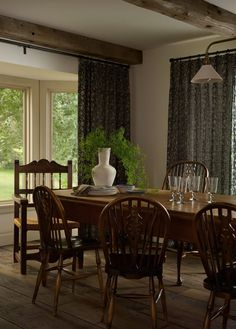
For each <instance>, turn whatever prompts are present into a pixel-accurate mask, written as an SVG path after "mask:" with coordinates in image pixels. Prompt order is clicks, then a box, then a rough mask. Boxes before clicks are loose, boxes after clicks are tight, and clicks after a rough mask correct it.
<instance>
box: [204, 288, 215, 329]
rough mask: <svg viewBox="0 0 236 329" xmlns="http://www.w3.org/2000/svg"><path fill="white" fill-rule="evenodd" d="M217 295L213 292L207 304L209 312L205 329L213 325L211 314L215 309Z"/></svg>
mask: <svg viewBox="0 0 236 329" xmlns="http://www.w3.org/2000/svg"><path fill="white" fill-rule="evenodd" d="M214 303H215V293H214V292H213V291H211V293H210V297H209V300H208V303H207V310H206V314H205V318H204V323H203V329H209V328H210V325H211V313H212V310H213V308H214Z"/></svg>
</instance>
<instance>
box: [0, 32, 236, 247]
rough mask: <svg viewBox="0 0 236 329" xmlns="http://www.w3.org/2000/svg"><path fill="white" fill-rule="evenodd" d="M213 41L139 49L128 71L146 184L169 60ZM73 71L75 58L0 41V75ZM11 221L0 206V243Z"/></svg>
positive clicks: (155, 175) (160, 163) (158, 145)
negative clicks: (140, 56)
mask: <svg viewBox="0 0 236 329" xmlns="http://www.w3.org/2000/svg"><path fill="white" fill-rule="evenodd" d="M213 40H215V38H211V39H202V40H198V41H194V42H193V41H191V42H184V43H178V44H172V45H168V46H165V47H160V48H156V49H152V50H148V51H145V52H144V61H143V64H142V65H137V66H134V67H132V68H131V70H130V74H131V97H132V114H131V117H132V139H133V140H134V141H135V142H137V143H138V144H139V145H140V146H141V147H142V148H143V150H144V152H145V153H146V156H147V158H146V163H147V169H148V174H149V178H150V186H154V187H160V186H161V183H162V180H163V177H164V175H165V170H166V148H167V124H168V96H169V74H170V72H169V69H170V63H169V59H170V58H176V57H183V56H189V55H191V54H199V53H204V51H205V48H206V46H207V45H208V44H209V43H210V42H211V41H213ZM230 46H231V45H230V44H228V43H227V47H226V46H225V44H223V46H222V47H218V48H216V47H214V48H212V51H215V50H216V49H225V48H230ZM232 47H235V44H234V45H232ZM19 64H21V65H24V67H22V66H18V65H19ZM77 69H78V61H77V59H76V58H73V57H69V56H61V55H55V54H50V53H46V52H41V51H36V50H27V54H26V55H24V54H23V50H22V48H21V47H16V46H11V45H5V44H2V43H0V74H5V75H8V74H9V75H14V76H17V75H18V74H20V75H21V76H22V77H28V78H31V79H33V78H37V79H42V80H46V79H51V80H61V81H62V80H63V79H64V80H76V79H77ZM12 220H13V206H9V207H7V208H5V207H4V209H3V208H2V207H1V205H0V222H1V224H0V225H1V226H0V227H1V228H0V246H1V245H5V244H11V243H12V241H13V238H12V234H13V223H12Z"/></svg>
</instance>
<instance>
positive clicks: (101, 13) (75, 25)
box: [0, 0, 236, 50]
mask: <svg viewBox="0 0 236 329" xmlns="http://www.w3.org/2000/svg"><path fill="white" fill-rule="evenodd" d="M193 1H194V0H193ZM208 2H211V3H213V4H216V5H218V6H220V7H223V8H225V9H227V10H230V11H232V12H234V13H236V1H235V0H209V1H208ZM0 14H1V15H5V16H11V17H15V18H18V19H22V20H26V21H29V22H33V23H38V24H42V25H46V26H49V27H53V28H57V29H61V30H65V31H68V32H73V33H78V34H81V35H84V36H88V37H92V38H96V39H100V40H104V41H108V42H112V43H116V44H120V45H124V46H128V47H132V48H136V49H140V50H144V49H149V48H154V47H156V46H159V45H162V44H165V43H170V42H175V41H181V40H186V39H192V38H196V37H201V36H205V35H209V32H206V31H204V30H201V29H199V28H197V27H193V26H191V25H189V24H186V23H182V22H180V21H177V20H175V19H172V18H169V17H167V16H163V15H161V14H158V13H156V12H153V11H151V10H147V9H143V8H140V7H137V6H135V5H132V4H129V3H127V2H125V1H122V0H40V1H39V0H20V1H19V0H8V1H6V0H0Z"/></svg>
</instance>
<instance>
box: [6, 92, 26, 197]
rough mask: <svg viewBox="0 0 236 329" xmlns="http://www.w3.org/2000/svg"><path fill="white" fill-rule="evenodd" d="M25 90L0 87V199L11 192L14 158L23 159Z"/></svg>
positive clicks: (8, 195)
mask: <svg viewBox="0 0 236 329" xmlns="http://www.w3.org/2000/svg"><path fill="white" fill-rule="evenodd" d="M25 98H26V90H24V89H16V88H4V87H1V88H0V150H1V151H0V152H1V157H0V201H2V200H10V199H11V198H12V193H13V183H14V182H13V175H14V172H13V164H14V159H19V160H20V161H21V162H22V161H23V158H24V154H23V151H24V150H23V117H24V113H25V112H26V111H25Z"/></svg>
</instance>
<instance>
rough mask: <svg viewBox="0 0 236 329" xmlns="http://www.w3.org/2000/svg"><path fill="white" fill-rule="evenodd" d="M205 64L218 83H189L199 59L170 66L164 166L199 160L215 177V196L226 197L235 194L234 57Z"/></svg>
mask: <svg viewBox="0 0 236 329" xmlns="http://www.w3.org/2000/svg"><path fill="white" fill-rule="evenodd" d="M210 60H211V64H212V65H213V67H214V68H215V69H216V71H217V72H218V73H219V74H220V75H221V76H222V78H223V82H222V83H213V84H202V85H199V84H191V79H192V77H193V76H194V75H195V74H196V72H197V71H198V70H199V68H200V67H201V65H202V59H200V58H199V59H195V60H174V61H172V63H171V79H170V95H169V119H168V150H167V165H168V167H169V166H170V165H171V164H173V163H174V162H176V161H179V160H197V161H202V162H204V163H205V164H206V166H207V167H208V169H209V172H210V176H218V177H219V187H218V192H220V193H225V194H229V193H235V191H236V159H234V154H235V151H236V145H235V144H236V143H235V142H236V133H235V132H236V126H235V121H234V119H235V118H236V113H235V112H236V109H235V98H234V97H235V88H236V86H235V80H236V54H235V53H226V54H225V55H217V56H215V57H212V58H211V59H210Z"/></svg>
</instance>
